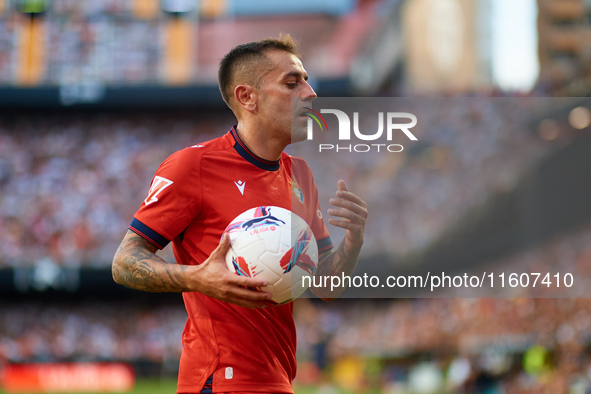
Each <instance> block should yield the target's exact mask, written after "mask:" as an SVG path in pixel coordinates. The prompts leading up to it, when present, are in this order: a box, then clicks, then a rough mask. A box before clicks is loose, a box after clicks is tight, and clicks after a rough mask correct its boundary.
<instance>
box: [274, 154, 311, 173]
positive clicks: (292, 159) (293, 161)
mask: <svg viewBox="0 0 591 394" xmlns="http://www.w3.org/2000/svg"><path fill="white" fill-rule="evenodd" d="M281 160H282V161H283V162H284V163H286V165H288V166H289V167H290V168H291V169H292V170H303V169H305V170H306V171H310V167H309V166H308V163H306V160H304V159H303V158H301V157H299V156H291V155H288V154H287V153H285V152H283V153H282V155H281Z"/></svg>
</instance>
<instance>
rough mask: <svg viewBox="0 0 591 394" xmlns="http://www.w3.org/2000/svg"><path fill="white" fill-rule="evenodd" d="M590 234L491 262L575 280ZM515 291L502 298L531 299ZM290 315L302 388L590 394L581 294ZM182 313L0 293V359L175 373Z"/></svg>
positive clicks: (356, 306)
mask: <svg viewBox="0 0 591 394" xmlns="http://www.w3.org/2000/svg"><path fill="white" fill-rule="evenodd" d="M590 239H591V226H589V225H587V226H584V227H582V228H579V229H578V230H576V231H574V232H572V233H570V234H565V235H561V236H559V237H556V238H555V239H553V240H552V241H550V242H548V243H546V244H544V245H540V246H538V247H535V248H532V249H530V250H528V251H524V252H520V253H517V254H515V255H513V256H510V257H508V258H503V259H501V260H499V261H494V262H493V265H494V266H497V267H501V268H504V269H506V270H507V272H511V270H515V271H516V272H518V271H519V270H522V271H523V272H530V271H534V270H535V271H544V270H556V269H559V270H560V271H561V272H570V273H572V274H573V275H574V276H575V278H576V279H575V280H578V278H580V277H581V276H582V275H580V273H585V272H587V271H588V270H589V267H591V242H589V240H590ZM551 272H552V271H551ZM538 286H541V285H540V284H539V285H538ZM516 290H517V292H515V293H510V291H509V290H508V289H505V291H503V293H502V294H499V296H504V297H507V296H515V297H532V296H535V293H532V292H531V289H523V288H522V289H516ZM555 290H556V289H555ZM544 294H545V295H546V296H548V297H549V296H560V293H559V292H556V291H555V292H547V293H544ZM579 296H580V297H586V294H579ZM294 318H295V321H296V325H297V332H298V360H299V372H298V377H297V380H296V384H297V385H300V386H318V387H321V388H323V390H332V391H331V392H334V390H336V389H337V388H343V389H347V390H350V391H352V392H364V391H365V390H372V389H373V390H381V392H388V393H398V394H406V393H434V392H442V391H443V392H450V393H499V394H500V393H506V392H508V393H527V394H529V393H531V394H534V393H536V394H538V393H549V394H550V393H552V394H553V393H570V394H579V393H589V392H591V350H590V349H591V299H589V298H546V299H541V298H497V299H495V298H479V299H476V298H473V299H467V298H443V299H395V300H392V299H357V300H353V299H340V300H337V301H334V302H331V303H324V302H320V301H319V300H313V299H307V298H301V299H298V300H296V301H295V304H294ZM185 319H186V313H185V311H184V309H183V307H182V306H181V305H180V304H177V305H172V304H163V305H161V306H153V305H150V306H146V305H144V304H141V303H139V302H136V303H134V302H132V301H124V302H120V303H118V304H117V305H115V304H112V303H109V304H107V303H101V302H97V301H90V302H85V303H83V304H81V303H78V304H76V303H72V302H70V303H64V304H60V303H56V304H47V303H45V304H35V303H31V302H10V303H7V302H4V303H1V304H0V364H1V363H2V362H33V361H37V362H39V361H91V360H94V361H97V360H103V361H104V360H119V361H128V362H137V361H138V360H140V361H141V360H147V361H150V362H152V363H156V364H158V365H161V368H162V371H163V373H164V372H166V373H174V372H175V370H176V369H175V368H177V366H178V357H179V356H180V351H181V348H180V335H181V332H182V328H183V325H184V321H185Z"/></svg>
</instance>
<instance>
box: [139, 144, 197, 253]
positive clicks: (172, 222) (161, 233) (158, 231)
mask: <svg viewBox="0 0 591 394" xmlns="http://www.w3.org/2000/svg"><path fill="white" fill-rule="evenodd" d="M195 152H196V151H195V150H191V149H184V150H182V151H178V152H176V153H174V154H173V155H171V156H170V157H169V158H168V159H166V160H165V161H164V162H163V163H162V164H161V165H160V167H159V168H158V170H157V171H156V174H155V175H154V177H153V178H152V183H151V185H150V190H149V192H148V196H147V197H146V199H145V200H144V201H143V202H142V205H141V206H140V209H139V210H138V211H137V212H136V213H135V215H134V217H133V221H132V222H131V225H130V226H129V229H130V230H131V231H133V232H135V233H136V234H138V235H140V236H141V237H143V238H145V239H146V240H148V241H149V242H151V243H152V244H153V245H155V246H156V247H158V248H159V249H163V248H164V247H165V246H166V245H168V243H169V242H170V241H172V240H173V239H174V238H175V237H177V236H178V235H179V234H181V233H182V232H183V231H184V230H185V229H186V228H187V227H188V226H189V224H190V223H191V222H192V221H193V219H194V218H195V217H196V216H197V215H198V214H199V213H200V211H201V205H202V198H201V196H202V194H201V176H200V170H199V168H200V167H199V162H200V157H197V156H196V154H195Z"/></svg>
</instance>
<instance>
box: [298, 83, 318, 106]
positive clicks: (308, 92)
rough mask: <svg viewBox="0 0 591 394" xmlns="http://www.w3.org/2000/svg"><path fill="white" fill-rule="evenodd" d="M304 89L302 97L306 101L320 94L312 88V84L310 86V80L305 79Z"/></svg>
mask: <svg viewBox="0 0 591 394" xmlns="http://www.w3.org/2000/svg"><path fill="white" fill-rule="evenodd" d="M304 84H305V85H304V91H303V93H302V98H303V99H304V100H305V101H312V100H314V99H315V98H317V97H318V95H317V94H316V92H315V91H314V89H312V86H310V84H309V83H308V81H304Z"/></svg>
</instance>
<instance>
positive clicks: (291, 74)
mask: <svg viewBox="0 0 591 394" xmlns="http://www.w3.org/2000/svg"><path fill="white" fill-rule="evenodd" d="M289 77H296V78H303V79H304V81H307V80H308V74H307V73H302V72H299V71H290V72H288V73H287V74H285V75H284V76H283V78H282V79H287V78H289Z"/></svg>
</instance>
